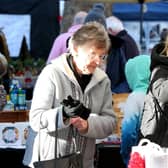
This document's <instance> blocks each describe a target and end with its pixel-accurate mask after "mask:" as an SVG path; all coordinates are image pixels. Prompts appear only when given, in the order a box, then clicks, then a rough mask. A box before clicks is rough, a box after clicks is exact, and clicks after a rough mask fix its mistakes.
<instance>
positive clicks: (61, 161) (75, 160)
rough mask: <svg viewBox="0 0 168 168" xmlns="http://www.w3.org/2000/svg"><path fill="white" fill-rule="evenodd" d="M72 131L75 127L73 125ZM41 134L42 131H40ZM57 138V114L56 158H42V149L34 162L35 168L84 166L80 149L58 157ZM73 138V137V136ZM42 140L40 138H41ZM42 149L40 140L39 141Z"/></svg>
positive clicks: (80, 167) (56, 134)
mask: <svg viewBox="0 0 168 168" xmlns="http://www.w3.org/2000/svg"><path fill="white" fill-rule="evenodd" d="M70 129H72V131H73V127H72V126H71V128H70ZM39 134H40V132H39ZM57 138H58V115H56V131H55V158H54V159H50V160H40V151H39V150H38V151H39V153H38V161H36V162H34V163H33V165H34V168H83V163H82V154H81V153H80V152H79V151H75V152H74V153H71V154H68V155H65V156H61V157H59V158H58V157H57V145H56V144H57ZM71 138H72V137H71ZM39 141H40V140H39ZM39 149H40V142H39Z"/></svg>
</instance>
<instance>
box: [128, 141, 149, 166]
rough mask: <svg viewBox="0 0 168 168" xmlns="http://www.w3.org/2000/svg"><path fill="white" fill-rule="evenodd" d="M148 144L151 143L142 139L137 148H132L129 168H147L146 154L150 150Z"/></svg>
mask: <svg viewBox="0 0 168 168" xmlns="http://www.w3.org/2000/svg"><path fill="white" fill-rule="evenodd" d="M148 143H150V141H149V140H148V139H142V140H141V141H140V142H139V144H138V145H137V146H133V147H132V150H131V155H130V160H129V163H128V168H145V153H146V152H147V150H148V149H147V147H146V144H148ZM144 144H145V145H144Z"/></svg>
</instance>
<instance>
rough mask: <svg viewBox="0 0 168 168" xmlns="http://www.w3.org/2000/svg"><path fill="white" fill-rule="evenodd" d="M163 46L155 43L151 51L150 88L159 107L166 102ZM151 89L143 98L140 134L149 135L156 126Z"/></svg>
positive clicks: (166, 70)
mask: <svg viewBox="0 0 168 168" xmlns="http://www.w3.org/2000/svg"><path fill="white" fill-rule="evenodd" d="M163 48H164V44H163V43H160V44H158V45H156V46H155V47H154V48H153V50H152V53H151V66H150V70H151V82H150V83H151V86H150V88H151V90H152V93H153V95H154V96H155V97H156V98H157V100H158V102H159V104H160V106H161V108H162V109H163V108H164V105H165V103H168V56H166V55H165V54H162V55H161V54H160V53H161V51H162V50H163ZM151 90H148V93H147V95H146V98H145V104H144V112H143V116H142V122H141V127H140V129H141V134H142V135H143V136H145V137H146V136H147V135H148V136H149V135H151V134H152V133H153V131H154V128H155V126H156V115H155V104H154V101H153V98H152V93H151Z"/></svg>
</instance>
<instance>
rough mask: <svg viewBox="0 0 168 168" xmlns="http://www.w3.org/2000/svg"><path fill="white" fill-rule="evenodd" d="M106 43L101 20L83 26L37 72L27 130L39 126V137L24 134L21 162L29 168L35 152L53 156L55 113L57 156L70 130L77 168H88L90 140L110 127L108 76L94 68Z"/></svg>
mask: <svg viewBox="0 0 168 168" xmlns="http://www.w3.org/2000/svg"><path fill="white" fill-rule="evenodd" d="M109 47H110V40H109V37H108V34H107V31H106V30H105V28H104V27H103V26H102V25H101V24H99V23H97V22H90V23H87V24H84V25H83V26H82V27H81V28H80V29H78V30H77V31H76V32H75V33H74V34H73V36H72V37H71V38H70V40H69V52H68V53H65V54H63V55H61V56H60V57H58V58H56V59H55V60H53V61H52V62H51V64H47V65H46V67H45V68H44V69H43V70H42V72H41V74H40V75H39V77H38V79H37V82H36V85H35V88H34V93H33V99H32V105H31V109H30V112H29V117H30V126H31V128H32V129H33V130H34V131H35V132H37V134H39V128H40V129H41V130H40V140H38V137H39V136H38V135H37V136H34V137H33V136H28V139H27V146H26V153H25V156H24V161H23V162H24V164H25V165H29V166H30V167H33V162H35V161H37V160H38V152H39V151H40V158H41V159H42V160H49V159H53V158H54V149H55V141H54V138H55V136H54V134H53V132H55V123H56V115H58V139H57V140H58V146H59V148H57V152H58V153H57V155H59V154H60V155H61V156H65V155H66V146H67V143H68V139H67V136H66V132H68V133H71V132H70V128H73V130H74V134H75V135H76V136H75V141H76V142H77V144H76V148H77V149H78V150H79V152H80V153H81V155H82V160H83V168H93V167H94V154H95V141H96V139H102V138H105V137H107V136H109V135H111V134H112V133H113V132H114V130H115V128H116V116H115V113H114V111H113V108H112V94H111V89H110V80H109V78H108V77H107V75H106V73H105V72H104V71H102V70H101V69H100V68H99V67H98V66H99V65H100V64H101V63H102V61H103V59H104V58H105V56H106V54H107V53H108V49H109ZM44 81H45V82H44ZM68 135H69V134H68ZM33 138H34V139H33ZM39 141H40V142H41V143H40V150H38V147H39ZM65 168H67V167H65Z"/></svg>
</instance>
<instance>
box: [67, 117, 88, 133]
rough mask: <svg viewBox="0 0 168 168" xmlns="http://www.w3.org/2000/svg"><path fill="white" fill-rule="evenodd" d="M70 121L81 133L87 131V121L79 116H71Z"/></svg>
mask: <svg viewBox="0 0 168 168" xmlns="http://www.w3.org/2000/svg"><path fill="white" fill-rule="evenodd" d="M70 123H71V124H72V125H73V126H74V127H75V128H77V130H78V131H79V132H80V133H81V134H85V133H87V131H88V121H87V120H84V119H82V118H80V117H76V118H71V119H70Z"/></svg>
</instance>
